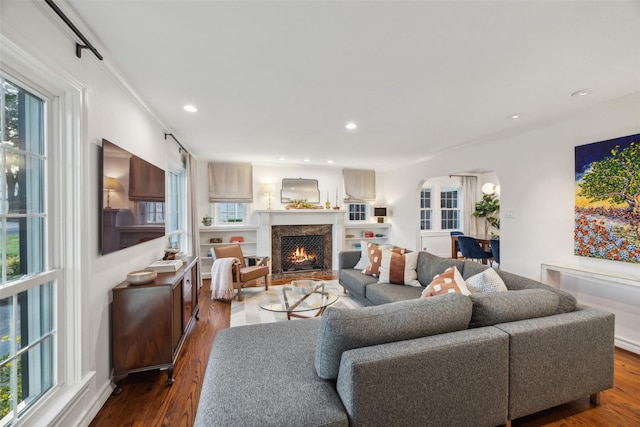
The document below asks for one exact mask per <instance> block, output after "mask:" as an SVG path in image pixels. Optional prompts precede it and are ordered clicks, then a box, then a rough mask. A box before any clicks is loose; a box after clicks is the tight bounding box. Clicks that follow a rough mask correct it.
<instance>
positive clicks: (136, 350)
mask: <svg viewBox="0 0 640 427" xmlns="http://www.w3.org/2000/svg"><path fill="white" fill-rule="evenodd" d="M197 261H198V257H190V258H189V259H188V260H187V261H186V262H185V263H184V264H183V266H182V268H180V269H179V270H178V271H176V272H175V273H158V277H157V278H156V280H154V281H153V282H151V283H148V284H146V285H131V284H130V283H129V282H126V281H125V282H122V283H120V284H119V285H118V286H116V287H115V288H113V304H112V309H111V316H112V317H111V318H112V356H113V382H114V383H115V384H116V388H115V390H114V391H113V393H114V394H118V393H120V387H119V385H118V382H119V381H120V380H122V379H123V378H125V377H126V376H127V375H128V374H130V373H134V372H141V371H146V370H150V369H160V370H166V371H167V375H168V379H167V383H168V384H169V385H171V384H173V381H174V379H173V368H174V364H175V361H176V358H177V357H178V353H179V352H180V348H181V347H182V343H183V341H184V338H185V336H186V334H187V331H188V330H189V328H191V326H192V325H193V323H194V322H195V320H196V319H197V316H198V296H199V289H198V262H197Z"/></svg>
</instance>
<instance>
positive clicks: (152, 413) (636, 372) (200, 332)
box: [90, 277, 640, 427]
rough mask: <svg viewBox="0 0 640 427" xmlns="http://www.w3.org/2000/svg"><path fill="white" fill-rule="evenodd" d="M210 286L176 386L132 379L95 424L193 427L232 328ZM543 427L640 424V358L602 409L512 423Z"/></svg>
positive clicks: (624, 357)
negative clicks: (210, 368) (224, 333)
mask: <svg viewBox="0 0 640 427" xmlns="http://www.w3.org/2000/svg"><path fill="white" fill-rule="evenodd" d="M326 278H327V279H329V278H331V277H326ZM333 278H335V277H333ZM208 282H209V281H208V280H206V281H205V284H204V286H203V288H202V295H201V298H200V316H199V317H200V319H199V320H198V321H197V322H196V324H195V326H194V327H192V328H191V330H190V331H189V332H188V336H187V337H186V339H185V341H184V344H183V347H182V350H181V352H180V355H179V356H178V360H177V365H176V368H175V372H174V375H175V383H174V384H173V385H172V386H167V376H166V374H165V373H163V372H160V371H148V372H141V373H137V374H132V375H129V376H128V377H127V378H126V379H125V380H123V381H122V383H121V385H122V393H120V394H119V395H117V396H110V397H109V399H108V400H107V402H106V403H105V405H104V406H103V407H102V409H101V410H100V411H99V413H98V415H97V416H96V417H95V419H94V420H93V421H92V422H91V424H90V426H93V427H100V426H108V427H111V426H145V427H146V426H171V427H175V426H191V425H193V420H194V418H195V413H196V410H197V408H198V400H199V398H200V387H201V384H202V379H203V376H204V372H205V368H206V365H207V361H208V359H209V350H210V347H211V342H212V341H213V338H214V337H215V335H216V333H217V332H218V331H220V330H222V329H225V328H228V327H229V322H230V316H231V308H230V307H231V306H230V304H229V303H224V302H220V301H212V300H211V291H210V290H209V283H208ZM273 284H279V282H276V281H274V283H273ZM543 425H544V426H556V427H564V426H629V427H631V426H638V425H640V355H637V354H634V353H631V352H628V351H625V350H622V349H618V348H617V349H616V350H615V387H614V388H613V389H611V390H607V391H605V392H603V393H602V395H601V404H600V405H599V406H591V404H590V403H589V397H588V396H585V397H584V398H582V399H578V400H575V401H573V402H570V403H567V404H564V405H560V406H557V407H555V408H552V409H548V410H546V411H541V412H538V413H536V414H533V415H529V416H527V417H523V418H519V419H517V420H514V421H513V422H512V426H514V427H515V426H523V427H532V426H543Z"/></svg>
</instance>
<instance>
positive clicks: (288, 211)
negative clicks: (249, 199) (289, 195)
mask: <svg viewBox="0 0 640 427" xmlns="http://www.w3.org/2000/svg"><path fill="white" fill-rule="evenodd" d="M254 212H257V213H259V214H262V213H275V214H282V213H284V214H300V213H302V214H304V213H316V214H317V213H320V214H322V213H324V214H333V213H346V212H347V211H345V210H344V209H335V210H334V209H271V210H269V209H259V210H256V211H254Z"/></svg>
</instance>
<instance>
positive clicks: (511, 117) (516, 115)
mask: <svg viewBox="0 0 640 427" xmlns="http://www.w3.org/2000/svg"><path fill="white" fill-rule="evenodd" d="M519 118H520V114H512V115H510V116H507V119H519Z"/></svg>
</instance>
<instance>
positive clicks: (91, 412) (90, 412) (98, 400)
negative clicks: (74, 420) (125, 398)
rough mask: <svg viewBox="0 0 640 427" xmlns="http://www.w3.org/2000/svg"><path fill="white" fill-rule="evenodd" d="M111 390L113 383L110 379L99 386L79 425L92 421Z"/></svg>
mask: <svg viewBox="0 0 640 427" xmlns="http://www.w3.org/2000/svg"><path fill="white" fill-rule="evenodd" d="M112 392H113V383H112V382H111V380H109V381H107V382H106V383H104V384H103V385H102V387H101V388H100V391H99V392H98V393H96V397H95V399H93V402H91V406H90V407H89V409H87V411H86V412H85V415H84V418H83V419H82V420H81V422H80V424H79V425H83V426H88V425H89V424H91V421H93V419H94V418H95V417H96V415H98V412H100V409H102V407H103V406H104V404H105V403H107V400H108V399H109V397H110V396H111V393H112Z"/></svg>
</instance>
